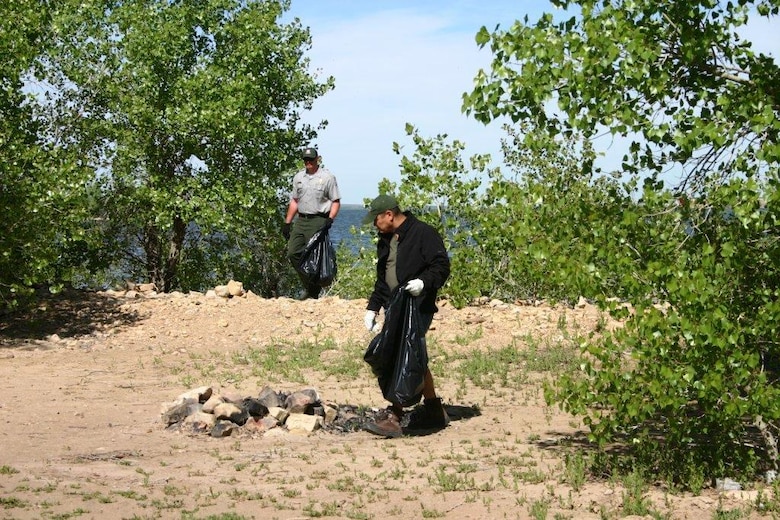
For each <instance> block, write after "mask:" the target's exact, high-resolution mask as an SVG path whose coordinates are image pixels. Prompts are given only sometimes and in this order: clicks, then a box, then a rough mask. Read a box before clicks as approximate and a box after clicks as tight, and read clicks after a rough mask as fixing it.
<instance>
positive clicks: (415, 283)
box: [405, 278, 425, 296]
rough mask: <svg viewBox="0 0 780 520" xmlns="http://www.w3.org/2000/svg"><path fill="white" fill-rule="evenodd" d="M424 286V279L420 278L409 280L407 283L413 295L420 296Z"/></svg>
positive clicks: (408, 289) (407, 287)
mask: <svg viewBox="0 0 780 520" xmlns="http://www.w3.org/2000/svg"><path fill="white" fill-rule="evenodd" d="M423 287H425V284H424V283H423V281H422V280H420V279H419V278H415V279H414V280H409V283H407V284H406V287H405V289H406V290H407V291H409V294H411V295H412V296H420V293H421V292H422V290H423Z"/></svg>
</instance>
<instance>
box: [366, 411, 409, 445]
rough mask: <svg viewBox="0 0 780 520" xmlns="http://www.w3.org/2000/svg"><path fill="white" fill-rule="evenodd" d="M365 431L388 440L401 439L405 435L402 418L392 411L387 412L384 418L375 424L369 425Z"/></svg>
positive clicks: (378, 419) (379, 418) (381, 417)
mask: <svg viewBox="0 0 780 520" xmlns="http://www.w3.org/2000/svg"><path fill="white" fill-rule="evenodd" d="M365 430H366V431H367V432H370V433H373V434H374V435H379V436H381V437H387V438H388V439H390V438H395V437H400V436H402V435H403V434H404V432H403V429H402V428H401V418H400V417H398V416H397V415H396V414H395V413H393V412H392V411H391V410H385V412H384V414H383V416H380V417H378V418H377V420H376V421H374V422H371V423H368V424H367V425H366V426H365Z"/></svg>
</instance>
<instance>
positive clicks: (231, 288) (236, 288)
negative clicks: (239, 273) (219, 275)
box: [227, 280, 244, 296]
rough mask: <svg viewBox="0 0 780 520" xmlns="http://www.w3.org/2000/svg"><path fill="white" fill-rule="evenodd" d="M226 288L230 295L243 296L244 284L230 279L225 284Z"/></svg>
mask: <svg viewBox="0 0 780 520" xmlns="http://www.w3.org/2000/svg"><path fill="white" fill-rule="evenodd" d="M227 290H228V293H229V294H230V296H243V295H244V284H243V283H242V282H237V281H235V280H230V281H229V282H228V284H227Z"/></svg>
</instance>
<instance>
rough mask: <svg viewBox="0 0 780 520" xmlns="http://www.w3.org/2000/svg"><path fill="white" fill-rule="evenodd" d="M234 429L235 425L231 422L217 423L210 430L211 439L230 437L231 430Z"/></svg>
mask: <svg viewBox="0 0 780 520" xmlns="http://www.w3.org/2000/svg"><path fill="white" fill-rule="evenodd" d="M235 429H236V425H235V424H233V423H232V422H231V421H217V424H215V425H214V427H213V428H212V429H211V436H212V437H230V435H232V434H233V430H235Z"/></svg>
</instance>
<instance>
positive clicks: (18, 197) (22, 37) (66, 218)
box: [0, 0, 84, 310]
mask: <svg viewBox="0 0 780 520" xmlns="http://www.w3.org/2000/svg"><path fill="white" fill-rule="evenodd" d="M49 7H50V4H49V3H48V2H42V1H35V0H19V1H18V2H6V3H4V4H3V7H2V8H0V18H1V19H0V54H2V55H3V59H2V61H1V62H0V309H3V310H5V309H9V308H13V307H15V306H16V305H18V303H19V301H20V300H19V297H20V296H24V295H28V294H29V293H30V292H31V291H32V289H33V288H34V287H36V286H40V285H44V286H49V288H50V289H51V290H57V288H58V286H57V284H56V283H55V282H56V281H57V280H62V279H63V278H64V277H66V272H65V271H67V269H66V267H67V266H66V265H65V264H66V262H64V258H63V251H65V250H68V249H70V250H72V248H73V244H74V243H76V242H79V241H80V240H81V231H80V229H79V224H80V222H81V221H82V220H83V218H84V217H83V211H82V210H83V205H82V203H83V199H82V193H83V187H84V174H83V172H82V170H81V169H80V168H78V167H77V165H76V163H75V162H74V161H73V160H72V158H69V157H68V156H67V155H66V154H65V153H64V152H63V150H62V148H61V147H60V146H59V143H58V142H56V141H53V140H49V141H46V140H42V139H41V135H40V134H41V125H40V122H39V120H38V119H37V118H36V114H35V111H34V103H33V99H32V95H31V94H30V93H28V91H27V90H26V89H25V84H26V81H27V79H28V78H29V77H30V75H31V74H32V72H33V71H34V70H35V69H36V68H38V67H39V66H40V63H39V62H38V57H39V56H40V54H41V53H42V52H43V50H44V49H45V48H46V46H47V45H48V44H49V38H50V35H51V25H50V20H51V19H50V14H51V13H50V9H49Z"/></svg>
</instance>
